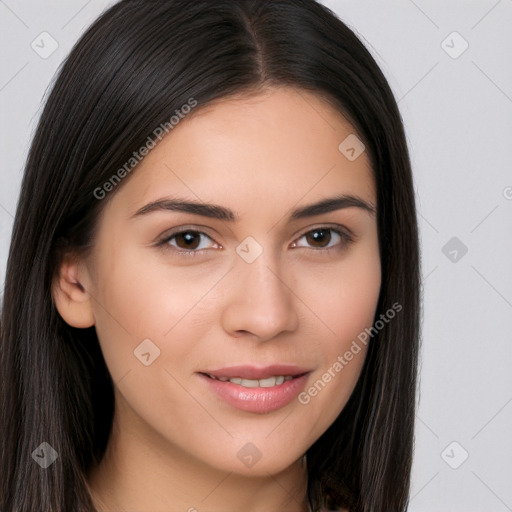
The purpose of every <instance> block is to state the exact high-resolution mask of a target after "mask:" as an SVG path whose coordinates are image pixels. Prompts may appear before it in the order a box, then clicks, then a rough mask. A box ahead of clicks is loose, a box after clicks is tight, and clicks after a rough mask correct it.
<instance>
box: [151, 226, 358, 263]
mask: <svg viewBox="0 0 512 512" xmlns="http://www.w3.org/2000/svg"><path fill="white" fill-rule="evenodd" d="M315 231H329V232H332V233H335V234H337V235H338V236H339V237H340V238H341V242H339V243H338V244H337V245H336V246H333V247H318V248H315V247H302V249H309V250H311V251H314V252H318V251H323V252H331V251H340V250H342V249H344V248H345V247H346V246H348V245H350V244H351V243H352V242H354V238H353V236H352V235H351V234H349V233H347V232H346V231H345V229H335V228H333V227H330V226H319V227H317V228H314V229H310V230H308V231H306V232H305V233H303V234H302V235H300V236H299V238H297V240H300V239H301V238H303V237H304V236H306V235H308V234H309V233H314V232H315ZM184 233H193V234H199V235H204V236H206V237H207V238H209V239H210V240H213V239H212V238H211V237H210V236H209V235H207V234H206V233H204V232H202V231H199V230H196V229H192V228H185V229H184V228H180V229H179V230H177V231H174V232H171V233H170V234H168V235H167V236H165V238H163V239H162V240H160V241H158V242H157V243H156V246H157V247H160V248H162V249H164V250H173V251H175V252H176V253H177V254H183V255H184V256H186V257H189V256H192V257H193V256H197V255H198V254H201V253H202V252H203V251H205V250H208V249H193V250H187V249H179V248H175V247H173V246H170V245H169V242H170V240H172V239H173V238H174V237H175V236H176V235H181V234H184ZM329 243H330V241H329ZM170 247H172V249H170Z"/></svg>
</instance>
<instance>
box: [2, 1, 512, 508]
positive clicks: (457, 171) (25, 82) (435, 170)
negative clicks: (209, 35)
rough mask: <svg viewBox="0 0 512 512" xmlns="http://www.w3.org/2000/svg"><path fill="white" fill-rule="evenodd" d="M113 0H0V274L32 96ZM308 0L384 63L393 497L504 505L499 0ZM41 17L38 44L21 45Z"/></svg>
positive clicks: (504, 34)
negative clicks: (402, 317)
mask: <svg viewBox="0 0 512 512" xmlns="http://www.w3.org/2000/svg"><path fill="white" fill-rule="evenodd" d="M113 3H114V2H113V1H108V0H89V1H86V0H83V1H82V0H73V1H66V0H52V1H49V0H46V1H36V0H30V1H29V0H23V1H19V0H0V28H1V30H0V48H1V58H2V63H1V76H0V106H1V114H2V116H1V120H2V122H1V136H0V140H1V144H2V146H1V150H2V155H3V158H2V166H1V170H0V184H1V189H0V285H2V288H3V281H4V274H5V265H6V260H7V250H8V245H9V237H10V234H11V230H12V223H13V215H14V212H15V206H16V201H17V197H18V193H19V187H20V182H21V176H22V171H23V164H24V161H25V158H26V154H27V151H28V147H29V143H30V140H31V136H32V134H33V131H34V129H35V126H36V122H37V119H38V117H39V114H40V108H41V100H42V98H43V95H44V93H45V91H46V89H47V87H48V86H49V84H50V83H51V81H52V78H53V76H54V74H55V72H56V70H57V67H58V66H59V64H60V63H61V61H62V60H63V59H64V57H65V56H66V55H67V54H68V52H69V50H70V49H71V46H72V45H73V44H74V43H75V42H76V40H77V39H78V38H79V36H80V35H81V34H82V32H83V31H84V29H85V28H86V27H87V26H88V25H89V24H90V23H91V22H93V21H94V19H95V18H96V17H97V16H98V15H99V14H100V13H101V12H102V11H103V10H104V9H105V8H106V7H107V6H109V5H112V4H113ZM323 3H324V4H325V5H327V6H329V7H330V8H331V9H333V10H334V11H335V12H336V13H337V14H338V15H339V16H340V17H341V19H342V20H344V21H345V22H346V23H347V24H348V25H349V26H350V27H351V28H352V29H353V30H354V31H355V32H356V33H357V34H358V35H359V37H361V39H362V40H363V42H364V43H365V44H366V46H367V47H368V49H369V50H370V52H371V53H372V54H373V55H374V57H375V58H376V60H377V62H378V63H379V65H380V66H381V68H382V70H383V71H384V73H385V75H386V77H387V78H388V80H389V82H390V85H391V87H392V89H393V91H394V93H395V96H396V98H397V100H398V101H399V107H400V109H401V112H402V116H403V119H404V123H405V128H406V132H407V137H408V142H409V145H410V150H411V155H412V161H413V170H414V178H415V187H416V193H417V201H418V208H419V212H420V217H419V222H420V229H421V244H422V266H423V286H424V323H423V341H422V343H423V346H422V354H421V381H420V391H421V392H420V401H419V410H418V418H417V420H418V421H417V428H416V448H415V450H416V451H415V460H414V467H413V480H412V492H411V497H412V499H411V505H410V508H409V511H410V512H427V511H428V512H433V511H436V512H442V511H447V512H459V511H460V512H462V511H464V512H477V511H485V512H488V511H493V512H501V511H506V510H510V511H512V486H511V485H510V483H511V482H512V468H511V462H512V436H511V432H512V403H511V402H512V372H511V371H510V366H511V363H512V357H511V356H512V343H511V341H512V340H511V334H510V330H511V320H510V319H511V313H512V272H511V271H510V265H511V261H512V258H511V253H512V241H511V233H512V172H511V169H512V167H511V156H512V151H511V148H512V57H511V51H512V0H499V1H496V0H479V1H475V0H473V1H463V0H460V1H455V0H450V1H433V0H430V1H427V0H414V1H413V0H394V1H389V0H388V1H386V2H382V1H378V0H371V1H370V0H357V1H356V0H352V1H349V0H324V2H323ZM44 31H46V32H48V33H49V34H50V35H51V36H52V37H53V38H54V39H55V40H56V41H57V43H58V48H57V50H56V51H55V52H54V53H53V54H52V55H50V56H49V57H47V58H42V57H41V56H40V55H39V54H38V53H36V51H34V50H33V49H32V47H31V44H32V42H33V41H35V43H34V44H39V46H40V47H42V46H43V43H42V42H41V37H47V36H41V37H40V34H41V33H42V32H44ZM454 31H456V32H458V34H459V35H457V34H455V35H453V34H452V33H453V32H454ZM443 41H444V43H443ZM465 42H466V43H467V44H468V45H469V46H468V48H467V49H466V50H465V51H464V52H463V53H461V51H462V50H463V49H464V47H465V44H466V43H465ZM49 43H50V41H49V39H45V42H44V46H45V48H46V50H48V48H50V45H49ZM40 51H42V48H41V50H40ZM453 237H456V238H457V240H455V241H452V242H451V243H452V244H454V245H448V246H446V248H445V249H444V252H443V248H444V247H445V245H446V244H447V243H448V242H449V240H451V239H452V238H453ZM462 244H464V246H465V247H467V253H466V254H463V245H462ZM454 251H455V252H454ZM453 442H455V443H456V444H452V443H453ZM466 452H467V454H468V457H467V459H466V460H465V461H464V462H462V461H463V459H464V456H465V454H466ZM461 462H462V463H461ZM452 466H453V467H456V466H458V467H457V468H456V469H454V468H453V467H452Z"/></svg>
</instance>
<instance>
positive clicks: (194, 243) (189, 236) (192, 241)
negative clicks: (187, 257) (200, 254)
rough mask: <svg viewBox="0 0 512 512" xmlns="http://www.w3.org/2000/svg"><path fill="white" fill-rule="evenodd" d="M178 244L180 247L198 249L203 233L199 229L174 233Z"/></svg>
mask: <svg viewBox="0 0 512 512" xmlns="http://www.w3.org/2000/svg"><path fill="white" fill-rule="evenodd" d="M173 238H175V239H176V245H177V246H178V247H179V248H180V249H197V247H198V245H199V243H200V242H201V235H200V233H198V232H197V231H183V232H182V233H177V234H176V235H174V237H173Z"/></svg>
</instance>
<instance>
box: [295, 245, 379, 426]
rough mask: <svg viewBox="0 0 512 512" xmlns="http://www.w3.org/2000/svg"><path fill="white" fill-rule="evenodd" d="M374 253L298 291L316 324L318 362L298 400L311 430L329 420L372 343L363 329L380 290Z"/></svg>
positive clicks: (341, 403)
mask: <svg viewBox="0 0 512 512" xmlns="http://www.w3.org/2000/svg"><path fill="white" fill-rule="evenodd" d="M374 249H375V248H373V249H372V250H368V251H360V252H358V253H357V255H356V254H355V253H354V256H353V258H352V257H351V258H350V259H347V261H345V262H343V264H340V266H339V269H338V270H337V271H336V272H328V273H326V274H325V276H323V277H320V278H317V279H316V280H315V286H314V287H313V286H311V284H312V283H310V282H308V288H307V290H306V289H305V290H304V292H303V293H304V296H306V297H308V301H309V302H308V304H311V305H315V309H314V313H315V314H316V315H317V316H318V318H319V319H320V320H321V322H319V321H316V322H315V323H316V325H317V326H318V328H319V331H318V332H317V334H316V337H314V336H312V339H313V340H315V348H316V350H315V352H316V353H317V354H319V360H320V361H321V363H320V365H319V367H318V369H317V371H316V372H314V375H312V376H311V379H310V382H309V383H308V387H307V388H306V389H305V391H304V393H302V394H301V395H299V397H298V399H299V402H300V403H301V404H302V405H304V406H305V408H306V409H307V410H308V411H309V413H310V414H311V417H315V418H317V423H316V424H315V425H314V426H313V427H312V428H313V429H315V428H316V429H319V430H323V429H324V428H326V427H327V426H328V425H329V424H330V423H332V421H334V419H335V418H336V417H337V416H338V414H339V413H340V412H341V410H342V409H343V407H344V406H345V404H346V403H347V401H348V399H349V397H350V395H351V393H352V391H353V389H354V387H355V385H356V383H357V379H358V378H359V375H360V373H361V370H362V367H363V364H364V360H365V356H366V353H367V350H368V343H370V342H371V341H370V340H371V338H369V337H368V336H367V335H366V334H365V329H370V328H371V326H372V325H373V321H374V318H375V312H376V308H377V302H378V298H379V293H380V286H381V270H380V259H379V257H378V252H375V250H374ZM333 276H336V277H335V279H333ZM312 309H313V308H312ZM320 333H321V335H320Z"/></svg>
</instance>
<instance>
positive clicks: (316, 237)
mask: <svg viewBox="0 0 512 512" xmlns="http://www.w3.org/2000/svg"><path fill="white" fill-rule="evenodd" d="M304 236H305V237H306V240H307V242H308V243H309V244H310V245H312V246H313V247H315V246H316V247H318V246H320V247H325V246H326V245H328V244H329V242H330V241H331V230H330V229H315V230H314V231H309V233H306V234H305V235H304Z"/></svg>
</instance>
